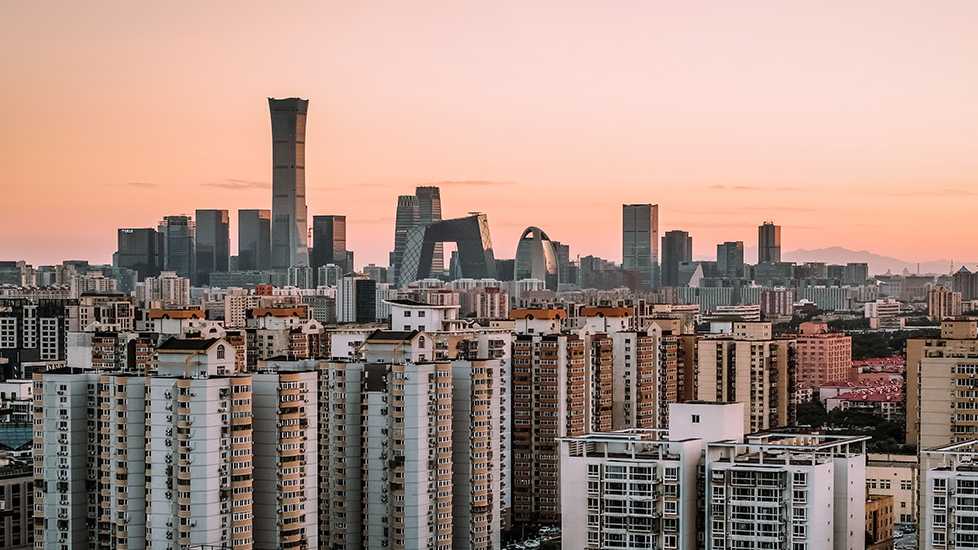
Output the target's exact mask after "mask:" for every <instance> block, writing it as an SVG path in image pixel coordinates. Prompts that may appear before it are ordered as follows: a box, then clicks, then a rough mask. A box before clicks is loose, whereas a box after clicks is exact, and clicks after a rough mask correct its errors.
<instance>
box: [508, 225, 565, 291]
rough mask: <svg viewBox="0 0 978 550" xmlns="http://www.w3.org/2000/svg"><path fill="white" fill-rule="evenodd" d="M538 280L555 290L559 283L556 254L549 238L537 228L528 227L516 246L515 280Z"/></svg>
mask: <svg viewBox="0 0 978 550" xmlns="http://www.w3.org/2000/svg"><path fill="white" fill-rule="evenodd" d="M520 279H539V280H541V281H544V282H545V283H546V285H547V288H548V289H550V290H557V285H558V284H559V282H560V275H559V265H558V263H557V254H556V252H555V251H554V247H553V243H551V242H550V237H548V236H547V234H546V233H544V231H543V230H542V229H540V228H539V227H528V228H526V230H525V231H523V234H522V235H521V236H520V241H519V243H518V244H517V245H516V280H520Z"/></svg>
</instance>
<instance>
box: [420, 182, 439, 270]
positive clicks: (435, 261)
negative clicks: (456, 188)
mask: <svg viewBox="0 0 978 550" xmlns="http://www.w3.org/2000/svg"><path fill="white" fill-rule="evenodd" d="M414 195H415V196H416V197H418V223H420V224H425V225H427V224H429V223H434V222H438V221H441V191H440V190H439V189H438V188H437V187H432V186H429V187H418V188H417V189H415V190H414ZM444 271H445V249H444V246H443V245H442V243H438V244H436V245H435V251H434V253H433V254H432V256H431V272H432V273H435V274H438V273H442V272H444Z"/></svg>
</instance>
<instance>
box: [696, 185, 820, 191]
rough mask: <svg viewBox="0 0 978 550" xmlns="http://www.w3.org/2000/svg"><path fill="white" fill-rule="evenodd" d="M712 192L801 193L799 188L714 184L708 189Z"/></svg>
mask: <svg viewBox="0 0 978 550" xmlns="http://www.w3.org/2000/svg"><path fill="white" fill-rule="evenodd" d="M708 189H712V190H714V191H801V190H802V188H801V187H793V186H790V185H776V186H773V187H767V186H763V185H723V184H715V185H711V186H709V187H708Z"/></svg>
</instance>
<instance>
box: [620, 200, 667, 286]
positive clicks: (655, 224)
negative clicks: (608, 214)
mask: <svg viewBox="0 0 978 550" xmlns="http://www.w3.org/2000/svg"><path fill="white" fill-rule="evenodd" d="M621 217H622V227H621V248H622V253H621V255H622V267H623V268H624V269H625V270H626V271H634V272H637V273H638V274H639V288H640V289H646V288H653V287H656V286H658V282H659V281H658V265H659V249H658V243H659V205H658V204H623V205H622V207H621Z"/></svg>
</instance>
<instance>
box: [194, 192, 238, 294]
mask: <svg viewBox="0 0 978 550" xmlns="http://www.w3.org/2000/svg"><path fill="white" fill-rule="evenodd" d="M195 217H196V222H197V230H196V233H195V235H196V238H195V240H196V266H195V269H194V271H195V273H196V276H195V277H194V284H197V285H207V284H210V274H211V273H214V272H215V271H220V272H226V271H227V270H228V262H229V260H230V257H231V234H230V217H229V216H228V211H227V210H197V215H196V216H195Z"/></svg>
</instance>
